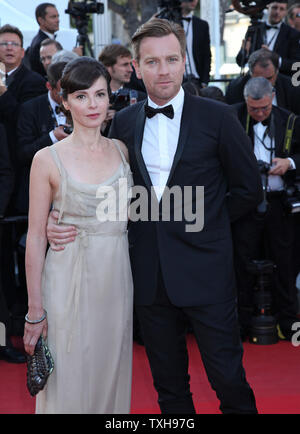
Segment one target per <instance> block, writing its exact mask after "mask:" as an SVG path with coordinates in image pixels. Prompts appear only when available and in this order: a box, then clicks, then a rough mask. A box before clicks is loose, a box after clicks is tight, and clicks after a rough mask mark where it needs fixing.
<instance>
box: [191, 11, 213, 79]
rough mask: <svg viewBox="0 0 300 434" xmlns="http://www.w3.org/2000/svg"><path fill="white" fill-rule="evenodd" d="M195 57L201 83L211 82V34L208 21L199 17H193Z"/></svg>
mask: <svg viewBox="0 0 300 434" xmlns="http://www.w3.org/2000/svg"><path fill="white" fill-rule="evenodd" d="M192 24H193V57H194V61H195V66H196V70H197V73H198V75H199V77H200V81H201V83H206V84H207V83H208V82H209V73H210V65H211V51H210V36H209V27H208V23H207V22H206V21H204V20H201V19H200V18H198V17H194V16H193V18H192Z"/></svg>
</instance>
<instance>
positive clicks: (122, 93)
mask: <svg viewBox="0 0 300 434" xmlns="http://www.w3.org/2000/svg"><path fill="white" fill-rule="evenodd" d="M98 59H99V61H100V62H102V63H103V65H104V66H105V67H106V69H107V70H108V73H109V75H110V78H111V81H110V88H111V92H112V95H111V106H110V109H109V110H108V114H107V118H106V126H105V129H103V130H102V134H103V135H105V136H106V135H107V134H108V132H109V128H110V125H111V121H112V119H113V117H114V115H115V113H116V111H119V110H122V109H123V108H124V107H126V106H127V105H129V104H135V103H136V102H137V101H142V100H144V99H145V98H146V94H145V93H144V92H142V91H140V90H136V89H131V88H130V86H129V83H130V81H131V75H132V73H133V68H132V66H131V60H132V55H131V52H130V50H129V49H128V48H127V47H125V46H123V45H120V44H110V45H106V46H105V47H104V48H103V50H102V51H101V53H100V54H99V57H98ZM125 85H126V87H125Z"/></svg>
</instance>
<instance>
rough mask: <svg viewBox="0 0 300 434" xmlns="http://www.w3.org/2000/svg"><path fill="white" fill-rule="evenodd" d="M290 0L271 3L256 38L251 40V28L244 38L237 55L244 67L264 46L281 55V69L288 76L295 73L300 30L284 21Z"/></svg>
mask: <svg viewBox="0 0 300 434" xmlns="http://www.w3.org/2000/svg"><path fill="white" fill-rule="evenodd" d="M287 7H288V1H287V0H279V1H276V2H272V3H270V4H269V5H268V6H267V8H268V20H267V22H266V23H264V22H261V23H259V24H258V25H257V26H256V32H255V38H254V39H255V40H252V41H251V37H250V36H249V33H248V31H249V29H248V31H247V33H246V36H245V38H244V42H243V44H242V48H241V50H240V52H239V53H238V55H237V58H236V62H237V64H238V65H239V66H241V67H244V66H245V65H246V64H247V62H248V59H249V55H250V54H251V53H252V52H253V51H256V50H258V49H260V48H262V47H264V48H266V49H268V50H271V51H275V52H276V53H277V54H278V55H279V56H280V57H279V71H280V72H281V73H282V74H286V75H288V76H290V75H292V74H293V71H292V66H293V63H295V62H299V61H300V47H299V41H300V32H298V31H297V30H295V29H293V28H292V27H290V26H288V25H287V24H285V23H284V22H283V20H284V18H285V16H286V14H287Z"/></svg>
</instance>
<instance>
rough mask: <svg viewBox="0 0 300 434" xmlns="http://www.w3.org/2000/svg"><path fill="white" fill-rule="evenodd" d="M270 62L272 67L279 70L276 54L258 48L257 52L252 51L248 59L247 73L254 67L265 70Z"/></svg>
mask: <svg viewBox="0 0 300 434" xmlns="http://www.w3.org/2000/svg"><path fill="white" fill-rule="evenodd" d="M270 62H271V63H272V64H273V65H274V67H275V69H276V70H278V69H279V56H278V54H277V53H275V51H271V50H267V49H266V48H260V49H259V50H256V51H254V52H253V53H252V54H251V55H250V57H249V60H248V66H249V71H250V73H252V72H253V69H254V68H255V66H256V65H259V66H261V67H262V68H267V67H268V66H269V64H270Z"/></svg>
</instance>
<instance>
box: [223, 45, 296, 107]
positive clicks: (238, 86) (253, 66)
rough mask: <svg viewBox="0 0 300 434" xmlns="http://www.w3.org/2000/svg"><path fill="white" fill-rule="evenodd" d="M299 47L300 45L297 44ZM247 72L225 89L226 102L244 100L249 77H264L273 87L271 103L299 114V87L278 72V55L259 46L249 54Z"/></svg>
mask: <svg viewBox="0 0 300 434" xmlns="http://www.w3.org/2000/svg"><path fill="white" fill-rule="evenodd" d="M299 49H300V46H299ZM248 65H249V72H248V73H247V74H246V75H242V76H240V77H237V78H235V79H234V80H232V81H231V82H230V84H229V85H228V87H227V90H226V102H227V104H237V103H240V102H244V87H245V85H246V83H247V82H248V80H250V78H251V77H264V78H266V79H267V80H269V82H270V83H271V85H272V86H273V88H274V92H275V94H274V99H273V105H276V106H278V107H282V108H284V109H286V110H288V111H291V112H293V113H295V114H296V115H299V114H300V87H295V86H293V84H292V81H291V78H290V77H287V76H286V75H284V74H280V73H279V56H278V54H277V53H275V52H274V51H270V50H266V49H265V48H261V49H259V50H257V51H254V53H252V54H251V56H250V57H249V61H248Z"/></svg>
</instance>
